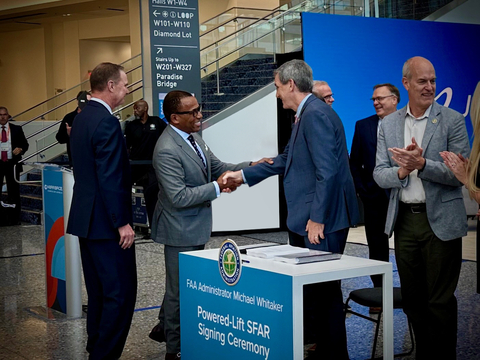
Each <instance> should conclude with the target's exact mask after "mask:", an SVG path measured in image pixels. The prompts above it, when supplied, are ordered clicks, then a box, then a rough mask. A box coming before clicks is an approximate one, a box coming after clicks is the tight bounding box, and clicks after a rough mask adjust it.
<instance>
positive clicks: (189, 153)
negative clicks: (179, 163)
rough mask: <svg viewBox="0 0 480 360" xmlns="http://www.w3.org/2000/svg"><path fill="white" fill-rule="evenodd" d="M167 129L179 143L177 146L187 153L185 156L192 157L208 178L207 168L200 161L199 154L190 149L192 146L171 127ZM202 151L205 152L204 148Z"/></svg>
mask: <svg viewBox="0 0 480 360" xmlns="http://www.w3.org/2000/svg"><path fill="white" fill-rule="evenodd" d="M167 129H168V132H169V133H170V135H171V136H172V138H173V139H174V140H175V142H176V143H177V145H178V146H180V147H181V148H182V150H183V151H184V152H185V154H186V155H187V156H188V157H190V158H191V159H192V160H193V161H194V162H196V163H197V164H198V166H199V167H200V169H202V171H203V173H204V174H205V176H206V175H207V171H206V169H205V167H204V166H203V163H202V160H200V158H199V157H198V155H197V153H196V152H195V151H194V150H193V149H192V148H191V147H190V145H188V144H187V142H186V141H185V140H183V138H182V137H181V136H180V135H179V134H178V133H177V132H176V131H175V130H173V129H171V128H170V127H167ZM193 137H194V139H195V141H197V140H198V138H197V137H196V136H195V135H194V136H193ZM197 142H198V141H197ZM202 150H203V148H202ZM207 166H208V165H207Z"/></svg>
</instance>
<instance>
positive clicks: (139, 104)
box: [133, 100, 148, 122]
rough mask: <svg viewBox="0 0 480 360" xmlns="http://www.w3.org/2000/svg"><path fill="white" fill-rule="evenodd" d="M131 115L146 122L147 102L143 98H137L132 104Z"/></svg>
mask: <svg viewBox="0 0 480 360" xmlns="http://www.w3.org/2000/svg"><path fill="white" fill-rule="evenodd" d="M133 115H135V117H136V118H137V119H140V120H142V122H146V121H147V119H148V104H147V102H146V101H145V100H138V101H136V102H135V104H133Z"/></svg>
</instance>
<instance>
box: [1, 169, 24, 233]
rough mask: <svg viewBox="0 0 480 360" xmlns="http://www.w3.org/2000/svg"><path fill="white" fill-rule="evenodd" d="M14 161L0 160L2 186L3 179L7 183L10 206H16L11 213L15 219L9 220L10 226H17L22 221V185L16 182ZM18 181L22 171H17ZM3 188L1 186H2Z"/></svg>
mask: <svg viewBox="0 0 480 360" xmlns="http://www.w3.org/2000/svg"><path fill="white" fill-rule="evenodd" d="M15 164H16V163H15V162H14V161H13V160H8V161H6V162H5V161H1V160H0V185H3V179H4V178H5V181H6V183H7V192H8V198H7V202H8V203H9V204H15V205H16V206H15V210H14V211H12V212H11V214H12V217H13V219H9V223H10V224H17V223H18V221H19V220H20V184H19V183H17V182H16V181H15V178H14V176H13V175H14V171H13V168H14V166H15ZM16 176H17V179H19V177H20V171H18V170H17V174H16ZM0 187H1V186H0Z"/></svg>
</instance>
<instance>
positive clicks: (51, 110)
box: [20, 66, 143, 139]
mask: <svg viewBox="0 0 480 360" xmlns="http://www.w3.org/2000/svg"><path fill="white" fill-rule="evenodd" d="M139 67H141V66H138V67H137V69H138V68H139ZM140 81H143V79H140V80H137V81H135V82H134V83H131V84H128V85H127V87H128V88H130V87H132V86H133V85H136V84H138V83H139V82H140ZM74 100H75V98H73V99H71V100H68V101H66V102H64V103H63V104H60V105H57V106H55V107H54V108H52V109H50V110H48V111H46V112H44V113H43V114H40V115H38V116H36V117H34V118H33V119H31V120H28V121H27V122H24V123H23V124H21V125H20V126H25V125H28V124H30V123H31V122H33V121H35V120H37V119H39V118H42V117H44V116H45V115H47V114H49V113H51V112H53V111H55V110H57V109H59V108H61V107H62V106H65V105H67V104H69V103H71V102H72V101H74ZM45 129H48V128H45ZM36 134H38V132H37V133H35V135H36ZM30 137H31V136H29V137H27V139H29V138H30Z"/></svg>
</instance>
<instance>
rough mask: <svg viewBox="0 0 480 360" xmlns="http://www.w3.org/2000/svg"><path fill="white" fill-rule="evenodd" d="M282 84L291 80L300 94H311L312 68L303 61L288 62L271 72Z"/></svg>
mask: <svg viewBox="0 0 480 360" xmlns="http://www.w3.org/2000/svg"><path fill="white" fill-rule="evenodd" d="M273 74H274V75H278V79H279V80H280V82H281V83H282V84H286V83H287V82H288V81H289V80H290V79H292V80H293V82H294V83H295V85H297V88H298V90H299V91H300V92H302V93H311V92H312V87H313V73H312V68H311V67H310V66H309V65H308V64H307V63H306V62H305V61H303V60H297V59H295V60H290V61H288V62H286V63H285V64H283V65H282V66H280V67H279V68H278V69H276V70H275V71H274V72H273Z"/></svg>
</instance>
